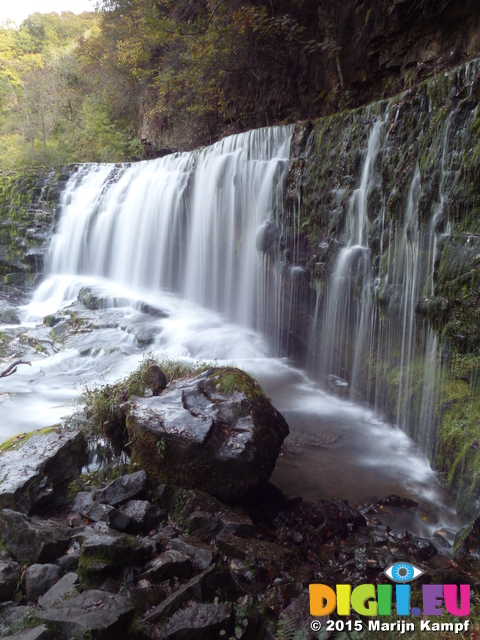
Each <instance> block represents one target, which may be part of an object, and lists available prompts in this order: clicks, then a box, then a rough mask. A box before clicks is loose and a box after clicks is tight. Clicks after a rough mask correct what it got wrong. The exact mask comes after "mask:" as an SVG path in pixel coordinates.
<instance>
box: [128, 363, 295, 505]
mask: <svg viewBox="0 0 480 640" xmlns="http://www.w3.org/2000/svg"><path fill="white" fill-rule="evenodd" d="M127 429H128V435H129V438H130V441H131V446H132V455H131V462H132V465H134V466H137V465H138V468H141V469H145V470H146V471H147V473H148V474H149V476H150V477H151V478H152V479H154V480H155V481H157V482H162V481H163V482H164V481H168V482H172V481H173V482H174V483H175V484H177V485H181V486H184V487H187V488H195V489H200V490H202V491H206V492H207V493H210V494H211V495H213V496H215V497H217V498H219V499H220V500H223V501H224V502H227V503H235V502H245V501H248V500H249V499H251V498H252V497H253V495H254V494H255V493H256V491H258V489H259V488H260V487H261V486H263V485H264V484H265V483H266V482H267V481H268V479H269V477H270V475H271V473H272V471H273V469H274V467H275V462H276V460H277V457H278V455H279V453H280V449H281V446H282V443H283V441H284V439H285V437H286V436H287V435H288V433H289V429H288V425H287V423H286V421H285V419H284V418H283V416H282V415H281V414H280V413H279V412H278V411H277V410H276V409H275V408H274V407H273V406H272V405H271V403H270V402H269V400H268V399H267V397H266V396H265V394H264V393H263V391H262V390H261V388H260V386H259V385H258V383H257V382H255V380H254V379H253V378H251V377H250V376H249V375H247V374H246V373H245V372H243V371H240V370H239V369H234V368H212V369H209V370H208V371H204V372H203V373H200V374H199V375H197V376H196V377H194V378H190V379H186V380H185V379H184V380H178V381H176V382H174V383H172V384H171V385H170V387H169V388H168V389H167V390H166V391H164V392H163V393H162V394H161V395H159V396H154V397H151V398H138V397H136V396H133V397H132V398H131V399H130V402H129V412H128V417H127Z"/></svg>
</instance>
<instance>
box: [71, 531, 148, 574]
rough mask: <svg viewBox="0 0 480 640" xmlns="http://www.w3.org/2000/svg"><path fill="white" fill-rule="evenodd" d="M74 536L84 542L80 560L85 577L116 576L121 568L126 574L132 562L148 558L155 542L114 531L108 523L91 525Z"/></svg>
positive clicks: (80, 570)
mask: <svg viewBox="0 0 480 640" xmlns="http://www.w3.org/2000/svg"><path fill="white" fill-rule="evenodd" d="M74 538H75V539H77V540H79V541H80V542H81V545H82V548H81V552H80V560H79V574H80V577H81V578H82V579H96V578H98V577H100V576H105V575H107V574H108V575H111V574H113V575H116V572H117V570H119V571H120V573H122V572H124V571H125V570H126V569H128V567H129V566H131V565H132V563H134V562H141V561H145V560H148V559H149V558H150V557H151V555H152V552H153V548H154V545H153V543H152V542H151V541H149V540H144V539H142V538H136V537H134V536H130V535H127V534H124V533H118V532H116V531H113V530H112V529H109V528H108V526H107V525H106V524H105V523H104V522H97V523H96V524H94V525H88V526H87V527H85V528H84V530H83V531H81V532H79V533H77V534H75V536H74Z"/></svg>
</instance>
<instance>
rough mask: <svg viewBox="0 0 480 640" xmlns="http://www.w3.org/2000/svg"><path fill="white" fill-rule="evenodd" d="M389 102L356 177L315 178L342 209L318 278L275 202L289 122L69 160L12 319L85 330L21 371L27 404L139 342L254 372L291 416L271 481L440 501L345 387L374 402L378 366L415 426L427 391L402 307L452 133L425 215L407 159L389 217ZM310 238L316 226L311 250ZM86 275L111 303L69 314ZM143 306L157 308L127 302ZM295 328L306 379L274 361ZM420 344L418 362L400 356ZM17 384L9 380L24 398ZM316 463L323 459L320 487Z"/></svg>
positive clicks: (380, 109) (430, 347)
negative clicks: (26, 299) (311, 369)
mask: <svg viewBox="0 0 480 640" xmlns="http://www.w3.org/2000/svg"><path fill="white" fill-rule="evenodd" d="M400 109H401V105H391V104H384V103H382V104H381V105H380V106H378V105H377V106H374V107H372V109H370V108H367V109H366V110H365V111H364V112H363V115H362V118H363V123H362V127H363V129H362V134H361V136H359V137H360V138H361V140H362V145H363V147H358V148H357V149H356V150H354V151H356V152H357V156H356V157H358V163H356V165H355V166H357V164H358V167H357V169H356V170H357V173H356V174H355V175H354V174H353V172H352V173H351V175H350V176H349V179H348V185H349V186H348V188H343V189H342V188H340V187H337V185H336V184H335V185H332V200H333V203H334V206H335V207H337V209H336V211H337V210H338V211H339V210H340V209H341V207H342V206H343V203H345V212H344V217H343V218H342V219H341V218H340V216H338V220H339V221H340V219H341V224H343V227H341V225H340V222H339V223H338V226H337V227H336V228H335V231H334V233H335V234H336V235H335V239H334V242H333V243H332V244H333V245H334V247H335V250H334V251H332V252H331V254H330V256H329V259H331V262H332V265H331V266H332V268H331V269H330V270H329V272H328V273H329V277H328V278H325V279H324V280H320V279H317V280H316V281H315V280H314V279H309V278H308V277H307V276H308V274H309V268H310V267H309V266H308V265H307V260H306V259H305V255H306V253H307V251H309V246H308V242H307V241H306V240H305V237H304V236H303V235H302V234H303V229H304V226H305V217H304V209H303V206H304V205H303V200H302V194H301V193H298V194H296V196H295V208H294V210H293V215H292V211H291V210H289V209H288V198H285V193H286V190H288V188H290V180H291V172H292V167H294V164H293V163H292V164H291V159H290V149H291V146H292V147H293V146H294V141H293V142H292V136H293V134H294V127H274V128H270V129H261V130H257V131H252V132H249V133H246V134H241V135H237V136H232V137H229V138H226V139H225V140H223V141H221V142H219V143H217V144H215V145H213V146H211V147H208V148H205V149H202V150H199V151H196V152H193V153H177V154H173V155H171V156H166V157H164V158H160V159H157V160H151V161H146V162H140V163H136V164H131V165H130V164H125V165H114V164H102V165H94V164H91V165H90V164H89V165H82V166H80V167H79V168H78V170H77V171H76V172H75V173H74V174H73V175H72V176H71V178H70V180H69V182H68V184H67V186H66V189H65V190H64V192H63V195H62V200H61V207H60V212H59V214H60V215H59V217H58V228H57V232H56V234H55V236H54V238H53V240H52V244H51V247H50V251H49V254H48V257H47V263H46V264H47V276H48V277H47V278H45V280H44V281H43V282H42V283H41V284H40V286H39V287H38V289H37V290H36V291H35V293H34V297H33V301H32V303H31V304H30V305H29V307H28V309H27V315H26V316H24V319H26V320H27V321H28V320H33V321H38V318H39V317H40V318H41V317H43V316H44V315H47V314H51V313H53V314H55V313H56V312H57V311H58V310H62V311H61V313H60V314H58V316H59V317H58V318H55V320H58V321H59V325H58V327H60V328H59V329H58V331H59V334H60V335H62V334H61V331H63V329H62V326H65V325H66V324H68V322H70V325H71V315H70V316H69V313H70V314H73V316H75V315H76V314H79V315H80V321H83V322H85V323H86V324H88V325H89V326H88V327H87V328H86V330H85V335H83V333H82V331H81V326H80V330H79V331H78V335H77V333H76V328H77V327H75V331H74V332H73V335H70V334H68V338H67V340H66V344H65V348H64V349H63V350H61V351H59V352H57V353H55V354H54V355H52V357H51V358H49V359H47V360H42V364H41V365H40V366H39V367H38V372H37V376H38V379H37V382H36V389H37V390H40V391H41V394H40V395H41V402H40V403H39V405H40V406H41V407H48V411H47V410H46V409H45V414H46V415H47V414H48V416H49V417H48V419H50V415H51V408H50V407H51V403H52V402H55V406H56V407H59V406H60V403H61V402H63V401H64V398H70V397H71V395H72V393H73V391H72V389H73V387H74V385H78V384H80V385H81V384H98V381H99V380H101V381H107V382H108V381H113V380H118V379H119V378H120V377H122V376H124V375H125V374H126V373H129V372H130V371H131V370H132V369H133V368H135V367H136V366H137V364H138V360H139V357H141V355H142V353H143V354H145V352H146V351H147V350H148V351H149V352H150V351H151V352H152V354H153V355H158V356H159V357H160V358H161V357H164V356H165V355H166V356H167V357H174V358H177V357H185V358H191V359H194V360H197V359H198V360H210V361H211V360H214V359H215V360H217V361H218V362H224V363H225V362H229V363H232V362H234V363H235V364H236V365H237V366H240V367H242V368H246V369H247V370H248V371H249V372H251V373H252V374H253V375H254V376H255V377H256V378H257V379H258V380H259V382H260V384H261V385H262V387H263V388H264V390H265V392H266V393H267V395H268V397H270V398H271V399H272V402H273V403H274V406H275V407H276V408H277V409H278V410H279V411H281V412H282V413H284V414H285V416H286V418H287V420H288V422H289V424H290V427H291V431H292V441H293V444H292V446H291V450H290V453H289V454H288V451H287V453H286V454H285V460H287V461H286V462H284V461H279V466H280V467H281V466H282V464H283V465H284V466H283V472H282V473H283V476H282V477H281V478H280V480H279V486H281V487H283V488H284V489H285V490H286V491H287V492H288V493H292V492H293V493H298V494H301V495H304V496H308V497H312V498H316V497H331V496H335V497H338V498H341V497H345V498H347V499H349V500H352V502H354V503H357V504H358V503H361V502H362V501H364V500H367V499H370V498H371V496H373V495H374V494H375V493H378V492H382V493H383V491H386V492H387V493H385V495H387V494H388V493H399V494H406V495H410V496H412V497H413V498H415V499H419V498H420V497H422V500H423V499H425V500H426V502H427V503H433V504H435V503H439V504H442V505H443V504H446V503H445V502H444V498H443V497H442V498H439V493H438V491H439V490H438V487H437V482H436V479H435V476H434V474H433V472H432V471H431V470H430V469H429V467H428V464H427V462H426V460H425V459H424V458H423V457H422V456H421V455H419V453H418V451H417V450H416V449H415V446H414V445H413V444H412V442H411V441H410V440H409V439H408V438H407V436H406V435H405V433H402V432H401V431H400V430H399V429H395V428H393V427H392V425H391V424H387V423H385V422H383V418H381V417H380V413H379V412H378V411H377V412H376V411H374V410H372V409H371V408H366V407H365V406H364V404H363V402H362V403H358V399H359V398H360V397H361V398H362V400H365V399H367V401H368V402H369V403H370V405H375V406H376V408H377V409H384V408H385V404H384V399H385V398H386V397H387V395H388V392H389V389H388V386H387V385H386V384H385V378H386V376H387V375H389V376H391V377H393V378H395V380H396V381H397V384H396V386H395V390H396V391H395V397H394V398H393V401H392V403H391V404H392V406H393V407H394V409H395V411H394V412H393V413H391V414H390V415H389V416H388V417H389V419H392V421H395V422H396V423H397V424H398V425H399V426H401V427H402V428H403V429H404V430H405V431H406V432H407V433H410V434H411V435H417V434H415V433H413V432H412V425H413V424H414V423H417V422H419V421H421V420H426V421H429V422H430V421H431V415H432V412H433V406H434V404H435V383H436V379H437V378H436V377H435V376H436V375H437V373H436V370H435V367H433V369H434V372H433V373H431V372H430V369H431V368H432V365H433V364H434V363H435V362H436V353H437V342H436V338H435V334H434V333H433V332H432V331H429V330H428V328H427V325H426V323H425V322H423V323H422V322H419V321H418V318H417V317H416V313H415V308H416V304H417V302H418V299H419V298H421V297H422V296H423V295H426V294H427V293H428V292H429V291H431V288H432V282H433V280H432V278H433V268H434V257H435V252H436V238H437V235H438V234H440V233H442V232H443V231H444V230H445V228H446V225H445V221H444V218H446V216H445V211H444V209H445V200H446V193H447V191H448V188H449V187H448V184H449V179H450V177H451V176H450V173H451V171H450V159H451V151H450V143H451V139H452V135H451V131H450V128H449V125H448V123H447V125H446V126H445V130H444V153H443V161H442V162H443V165H442V166H443V171H444V179H442V180H440V181H439V185H440V186H439V189H438V198H437V200H438V203H437V207H436V208H435V212H434V215H433V214H432V219H431V221H430V224H428V225H425V224H423V223H422V224H421V223H420V201H421V197H422V193H423V189H424V181H423V175H422V170H421V167H420V164H419V163H418V162H414V163H413V164H412V166H411V167H409V169H408V172H406V180H407V181H408V190H407V196H406V198H405V202H402V203H401V204H402V206H401V207H399V211H398V216H397V217H396V219H392V218H390V219H388V216H387V196H388V192H387V190H388V184H387V181H386V180H384V177H383V174H382V162H383V159H384V157H385V156H386V154H387V153H388V151H389V144H390V141H389V136H390V135H391V131H392V127H393V126H395V124H396V123H397V122H399V121H400V120H401V115H399V113H400ZM359 129H360V127H359ZM357 131H358V130H357ZM345 146H347V145H345ZM355 176H356V178H357V181H356V184H355V179H354V178H355ZM373 201H375V203H376V205H375V211H374V212H373V213H372V202H373ZM342 229H343V236H342ZM374 233H376V238H377V239H376V240H375V242H376V244H374V242H373V240H372V238H373V235H374ZM340 243H341V246H339V245H340ZM323 244H326V241H325V240H324V239H322V238H321V239H320V245H321V247H320V249H321V250H323V248H322V247H323ZM378 255H380V256H382V258H381V259H380V260H378V259H377V258H378ZM375 256H377V258H375ZM317 258H318V256H317ZM317 258H316V259H317ZM325 262H327V260H326V261H325ZM85 286H86V287H91V288H94V287H97V288H98V290H99V291H101V296H103V295H104V296H105V297H104V299H103V300H104V301H106V304H110V303H111V306H112V307H117V308H115V309H110V310H108V313H104V315H102V313H103V312H104V311H105V310H104V309H101V310H94V311H92V310H85V308H84V307H83V306H82V305H81V304H79V303H78V301H77V296H78V294H79V292H80V289H81V288H83V287H85ZM102 287H103V289H102ZM384 301H386V302H384ZM70 303H72V304H74V305H75V306H74V307H73V308H72V310H71V311H70V310H69V309H68V308H66V306H67V305H68V304H70ZM149 305H150V306H151V307H152V308H154V309H156V310H157V311H158V310H161V311H163V312H165V313H153V314H152V313H150V312H148V311H147V312H144V310H145V307H148V306H149ZM103 306H106V305H105V304H103V302H102V307H103ZM82 314H84V315H83V318H84V320H82ZM69 317H70V321H69V320H68V319H66V318H69ZM92 327H93V329H92ZM319 327H320V331H319V330H318V328H319ZM42 330H43V331H45V332H47V330H46V328H44V327H43V328H42ZM56 331H57V325H55V327H54V328H53V330H52V334H53V335H54V336H55V335H56V334H55V332H56ZM89 331H92V332H91V333H89ZM145 335H146V338H145ZM265 336H266V338H265ZM302 336H303V337H304V339H305V343H306V341H307V339H308V338H310V341H311V345H313V347H312V350H313V349H314V350H315V351H316V352H317V353H319V358H318V361H319V366H318V367H317V368H316V370H315V380H312V379H311V378H309V376H308V375H307V374H306V373H305V372H304V371H302V370H299V369H296V368H295V366H293V365H292V360H288V361H287V360H284V359H283V356H285V355H291V353H292V352H294V351H295V350H294V348H293V347H292V344H293V341H294V339H297V337H300V338H302ZM319 336H320V338H319ZM291 347H292V350H291V351H290V348H291ZM419 350H420V351H421V353H422V355H423V356H425V360H423V361H422V362H423V363H424V365H423V366H424V370H423V372H422V373H423V375H422V374H420V375H418V371H417V370H415V368H413V369H412V367H413V365H415V363H416V357H417V354H418V351H419ZM295 355H298V351H297V352H296V353H295ZM318 361H317V362H318ZM297 362H298V361H297ZM301 364H303V363H302V362H301ZM40 369H41V370H40ZM45 371H47V374H46V376H45V379H44V378H43V376H44V372H45ZM412 371H413V373H412ZM325 376H337V379H336V384H337V388H338V389H339V390H340V389H341V390H342V395H343V391H344V390H345V386H342V385H344V384H345V383H344V382H343V381H342V380H338V377H340V378H344V379H346V380H348V382H349V384H350V393H351V396H350V400H354V401H355V402H345V401H344V399H343V398H341V399H339V398H335V397H333V396H332V395H329V394H327V393H325V392H324V391H323V390H322V389H321V388H320V387H319V386H318V384H317V380H318V378H319V377H325ZM419 377H420V378H422V380H421V381H420V386H421V387H422V391H421V395H422V398H424V401H422V404H421V406H420V407H416V406H415V407H414V406H413V405H412V403H411V402H410V393H411V390H412V388H413V386H414V384H417V383H418V378H419ZM16 380H18V381H19V384H20V381H21V380H22V379H21V377H20V376H18V377H16ZM14 382H15V380H14ZM11 384H13V383H11ZM422 385H423V386H422ZM31 389H32V387H28V389H27V387H26V386H25V387H24V388H22V389H21V392H22V393H23V394H24V396H27V394H31ZM17 398H20V395H17ZM388 399H389V400H390V401H391V400H392V398H391V397H389V398H388ZM31 401H33V396H31ZM22 403H23V405H22V407H21V409H19V408H18V406H14V405H13V403H12V407H11V409H10V411H11V414H10V416H11V417H10V418H9V419H10V420H11V421H12V422H13V420H16V421H18V420H19V417H18V416H19V415H20V414H21V415H26V416H28V417H29V416H30V415H36V414H35V411H37V412H38V409H37V406H36V405H35V404H32V405H30V406H33V409H32V411H25V410H24V408H25V407H26V406H27V403H26V401H25V398H24V399H23V400H22ZM4 411H5V409H4ZM57 411H58V412H59V414H60V415H59V416H58V418H60V417H61V416H62V415H63V413H61V409H57ZM4 415H7V414H4ZM7 417H8V416H7ZM45 420H47V418H45ZM27 422H28V420H27ZM47 424H49V422H48V423H47ZM24 428H25V427H24ZM417 440H419V441H420V440H421V439H419V438H417ZM427 440H428V438H427ZM287 446H288V445H287ZM299 451H301V452H302V453H301V455H300V454H299ZM288 455H290V458H288ZM303 458H305V459H303ZM412 461H414V462H412ZM289 465H292V467H291V468H290V467H289ZM319 469H322V470H326V471H325V473H323V471H322V473H323V476H322V477H321V479H320V482H319ZM280 475H282V474H280ZM320 475H321V474H320ZM360 477H361V480H360V479H359V478H360ZM284 478H287V481H285V480H284ZM282 482H284V484H282ZM319 485H321V486H319ZM380 487H381V488H380ZM446 512H449V509H448V508H447V509H446ZM448 518H450V516H448ZM448 518H447V520H448ZM418 524H419V527H418V529H417V530H418V531H419V532H426V531H427V530H428V535H430V534H431V533H433V530H434V529H433V528H432V527H433V526H434V523H432V524H430V523H428V524H425V523H423V522H419V523H418Z"/></svg>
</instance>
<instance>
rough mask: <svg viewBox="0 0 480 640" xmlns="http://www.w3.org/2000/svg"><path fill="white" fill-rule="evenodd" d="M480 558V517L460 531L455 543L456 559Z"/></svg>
mask: <svg viewBox="0 0 480 640" xmlns="http://www.w3.org/2000/svg"><path fill="white" fill-rule="evenodd" d="M468 555H470V556H472V557H474V558H480V516H479V517H478V518H476V519H475V520H474V521H473V522H471V523H470V524H468V525H467V526H466V527H464V528H463V529H462V530H461V531H459V532H458V533H457V535H456V537H455V542H454V557H457V556H468Z"/></svg>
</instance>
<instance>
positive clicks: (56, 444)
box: [0, 428, 87, 513]
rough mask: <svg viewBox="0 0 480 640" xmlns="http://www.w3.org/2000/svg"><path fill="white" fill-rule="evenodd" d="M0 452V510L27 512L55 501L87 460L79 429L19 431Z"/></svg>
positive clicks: (61, 498) (56, 501)
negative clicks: (30, 432) (26, 432)
mask: <svg viewBox="0 0 480 640" xmlns="http://www.w3.org/2000/svg"><path fill="white" fill-rule="evenodd" d="M4 446H5V450H4V451H2V452H1V453H0V478H1V480H0V509H1V508H11V509H15V510H17V511H21V512H24V513H30V512H31V511H32V509H33V508H34V507H37V506H40V505H45V504H48V503H53V504H58V503H60V502H62V500H63V499H64V498H65V492H66V487H67V485H68V483H69V482H70V481H71V480H73V479H74V478H75V477H77V476H78V475H79V474H80V471H81V469H82V466H83V465H84V464H85V463H86V461H87V453H86V444H85V437H84V435H83V433H81V432H80V431H68V430H61V429H55V428H52V429H48V430H44V431H43V432H39V433H36V434H33V435H31V434H27V435H25V434H22V435H20V436H16V437H15V438H12V439H11V440H10V441H8V442H7V443H6V445H4Z"/></svg>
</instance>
